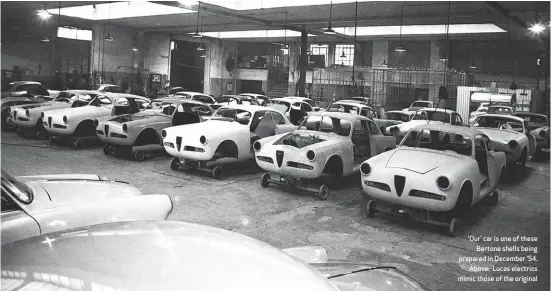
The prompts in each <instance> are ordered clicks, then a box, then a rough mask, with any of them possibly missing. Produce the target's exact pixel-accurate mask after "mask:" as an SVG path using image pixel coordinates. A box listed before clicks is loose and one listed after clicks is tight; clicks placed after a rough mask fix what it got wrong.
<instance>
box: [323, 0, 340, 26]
mask: <svg viewBox="0 0 551 291" xmlns="http://www.w3.org/2000/svg"><path fill="white" fill-rule="evenodd" d="M332 18H333V1H331V4H330V6H329V26H328V27H327V29H326V30H324V31H323V33H324V34H336V33H337V32H336V31H335V30H334V29H333V28H332V27H331V20H332Z"/></svg>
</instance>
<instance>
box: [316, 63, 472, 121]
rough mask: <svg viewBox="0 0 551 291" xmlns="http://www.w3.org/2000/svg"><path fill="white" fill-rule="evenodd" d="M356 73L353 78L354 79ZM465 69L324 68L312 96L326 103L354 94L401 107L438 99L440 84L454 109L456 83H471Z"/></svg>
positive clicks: (446, 105) (381, 104)
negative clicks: (420, 100) (415, 102)
mask: <svg viewBox="0 0 551 291" xmlns="http://www.w3.org/2000/svg"><path fill="white" fill-rule="evenodd" d="M353 76H354V78H353ZM470 79H471V78H469V77H468V76H467V74H465V73H464V72H462V71H456V70H454V69H448V70H444V69H431V68H381V67H378V68H374V67H360V68H355V69H354V72H353V71H352V68H323V69H314V71H313V72H312V79H311V80H310V81H311V89H310V93H311V97H312V98H314V99H315V100H317V101H318V102H320V103H321V104H326V103H330V102H333V101H335V100H340V99H347V98H350V97H353V96H363V97H368V98H372V102H373V105H378V106H385V108H386V109H387V110H392V109H402V108H404V107H407V106H409V105H410V104H411V103H412V102H413V101H414V100H418V99H423V100H433V101H434V100H437V97H438V90H439V88H440V86H443V85H444V84H446V86H447V88H448V92H449V95H450V98H449V100H447V101H446V104H445V107H449V108H455V102H456V101H455V100H456V97H457V86H465V85H468V83H470V82H469V80H470Z"/></svg>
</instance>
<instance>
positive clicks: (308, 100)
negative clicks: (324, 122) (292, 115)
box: [283, 96, 320, 111]
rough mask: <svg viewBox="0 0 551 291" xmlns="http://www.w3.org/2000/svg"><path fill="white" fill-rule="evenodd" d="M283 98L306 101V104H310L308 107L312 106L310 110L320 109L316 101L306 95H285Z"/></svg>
mask: <svg viewBox="0 0 551 291" xmlns="http://www.w3.org/2000/svg"><path fill="white" fill-rule="evenodd" d="M283 98H286V99H294V100H298V101H301V102H306V103H308V105H310V107H312V110H314V111H318V110H319V109H320V107H319V105H318V103H317V102H316V101H314V100H312V99H311V98H308V97H298V96H287V97H283Z"/></svg>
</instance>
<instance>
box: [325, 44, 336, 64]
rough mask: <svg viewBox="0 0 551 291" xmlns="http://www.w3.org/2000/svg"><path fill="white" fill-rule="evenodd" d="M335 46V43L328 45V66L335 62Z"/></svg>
mask: <svg viewBox="0 0 551 291" xmlns="http://www.w3.org/2000/svg"><path fill="white" fill-rule="evenodd" d="M335 47H336V45H334V44H328V45H327V67H329V66H331V65H334V64H335Z"/></svg>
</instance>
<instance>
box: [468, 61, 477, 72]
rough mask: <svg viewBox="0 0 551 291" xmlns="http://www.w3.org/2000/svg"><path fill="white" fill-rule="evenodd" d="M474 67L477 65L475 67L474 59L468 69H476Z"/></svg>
mask: <svg viewBox="0 0 551 291" xmlns="http://www.w3.org/2000/svg"><path fill="white" fill-rule="evenodd" d="M476 68H477V67H476V65H475V63H474V61H473V62H472V63H471V65H470V66H469V69H471V70H476Z"/></svg>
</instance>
